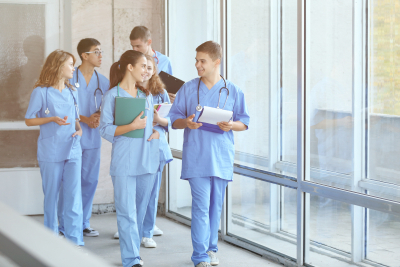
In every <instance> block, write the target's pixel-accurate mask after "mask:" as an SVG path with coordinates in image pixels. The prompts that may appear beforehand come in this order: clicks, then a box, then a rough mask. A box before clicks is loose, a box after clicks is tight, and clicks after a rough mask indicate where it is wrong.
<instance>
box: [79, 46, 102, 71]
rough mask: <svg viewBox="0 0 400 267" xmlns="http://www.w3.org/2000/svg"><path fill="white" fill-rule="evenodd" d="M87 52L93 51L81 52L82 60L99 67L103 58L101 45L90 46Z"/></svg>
mask: <svg viewBox="0 0 400 267" xmlns="http://www.w3.org/2000/svg"><path fill="white" fill-rule="evenodd" d="M88 52H94V53H89V54H87V53H82V58H83V59H84V60H87V61H88V62H89V63H90V64H92V65H93V66H94V67H97V68H98V67H100V66H101V60H102V58H103V54H102V53H101V52H102V51H101V47H100V46H99V45H96V46H92V47H91V48H90V50H89V51H88Z"/></svg>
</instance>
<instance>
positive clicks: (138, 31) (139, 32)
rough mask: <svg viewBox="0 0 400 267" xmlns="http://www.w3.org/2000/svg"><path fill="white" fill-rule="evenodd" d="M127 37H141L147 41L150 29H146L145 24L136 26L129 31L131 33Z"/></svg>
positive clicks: (131, 38)
mask: <svg viewBox="0 0 400 267" xmlns="http://www.w3.org/2000/svg"><path fill="white" fill-rule="evenodd" d="M129 39H130V40H137V39H141V40H142V41H143V42H147V41H148V40H149V39H151V33H150V30H149V29H147V27H146V26H136V27H135V28H133V30H132V31H131V35H129Z"/></svg>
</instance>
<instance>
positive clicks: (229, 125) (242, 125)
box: [217, 88, 250, 132]
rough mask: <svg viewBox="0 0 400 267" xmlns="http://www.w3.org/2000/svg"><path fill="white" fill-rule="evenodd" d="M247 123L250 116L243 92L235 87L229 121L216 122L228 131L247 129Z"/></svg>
mask: <svg viewBox="0 0 400 267" xmlns="http://www.w3.org/2000/svg"><path fill="white" fill-rule="evenodd" d="M249 123H250V116H249V112H248V110H247V105H246V101H245V98H244V94H243V92H242V90H240V88H237V93H236V97H235V104H234V106H233V116H232V120H230V121H229V122H218V123H217V125H218V126H219V128H220V129H221V130H223V131H225V132H229V131H230V130H232V131H238V132H239V131H245V130H247V129H248V125H249Z"/></svg>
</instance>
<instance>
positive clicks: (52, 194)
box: [39, 157, 84, 246]
mask: <svg viewBox="0 0 400 267" xmlns="http://www.w3.org/2000/svg"><path fill="white" fill-rule="evenodd" d="M39 166H40V174H41V175H42V187H43V193H44V225H45V226H47V227H48V228H50V229H51V230H52V231H53V232H54V233H56V234H57V235H58V222H57V200H58V193H59V191H60V187H61V184H62V185H63V186H62V190H63V193H64V195H65V197H64V203H63V209H64V216H65V222H64V223H65V237H66V238H67V239H69V240H71V241H72V242H74V243H75V244H77V245H80V246H83V245H84V243H83V232H82V230H83V229H82V195H81V158H80V157H79V158H78V159H69V160H65V161H61V162H44V161H40V162H39Z"/></svg>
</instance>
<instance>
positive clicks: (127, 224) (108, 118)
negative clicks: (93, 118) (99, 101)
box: [100, 50, 160, 267]
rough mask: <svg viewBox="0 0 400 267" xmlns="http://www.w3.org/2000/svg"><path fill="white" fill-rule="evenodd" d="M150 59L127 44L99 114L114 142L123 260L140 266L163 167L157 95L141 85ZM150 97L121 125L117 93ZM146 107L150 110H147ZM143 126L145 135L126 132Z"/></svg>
mask: <svg viewBox="0 0 400 267" xmlns="http://www.w3.org/2000/svg"><path fill="white" fill-rule="evenodd" d="M146 64H147V60H146V57H145V55H144V54H142V53H140V52H137V51H133V50H128V51H126V52H125V53H123V54H122V56H121V58H120V60H119V61H118V62H115V63H114V64H113V65H112V66H111V69H110V89H109V90H108V91H107V92H106V93H105V94H104V100H103V105H102V113H101V117H100V134H101V136H102V137H103V138H104V139H106V140H108V141H110V142H111V143H112V152H111V153H112V154H111V167H110V175H111V177H112V181H113V185H114V198H115V207H116V210H117V223H118V232H119V238H120V242H119V243H120V249H121V258H122V264H123V266H124V267H131V266H134V267H139V266H142V264H143V262H142V260H141V259H140V255H139V249H140V241H141V238H142V225H143V220H144V216H145V213H146V208H147V205H148V202H149V198H150V193H151V189H152V187H153V185H154V181H155V178H156V172H157V170H158V167H159V140H158V139H159V137H160V134H159V133H158V132H157V131H156V130H154V129H153V124H152V123H153V116H154V115H153V97H152V96H151V94H150V92H149V91H148V90H146V89H142V90H139V89H138V88H137V87H136V83H138V82H142V81H143V77H144V75H145V70H146ZM118 96H120V97H124V98H147V99H146V102H145V105H146V109H145V112H143V111H142V112H141V113H140V114H139V115H138V116H137V117H136V118H135V119H134V120H133V121H132V122H131V123H129V124H126V125H120V126H117V125H115V124H114V121H115V119H116V118H115V103H116V98H118ZM144 113H145V114H144ZM142 115H145V117H143V118H141V117H142ZM138 129H144V137H143V138H131V137H127V136H124V134H126V133H128V132H131V131H134V130H138Z"/></svg>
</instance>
